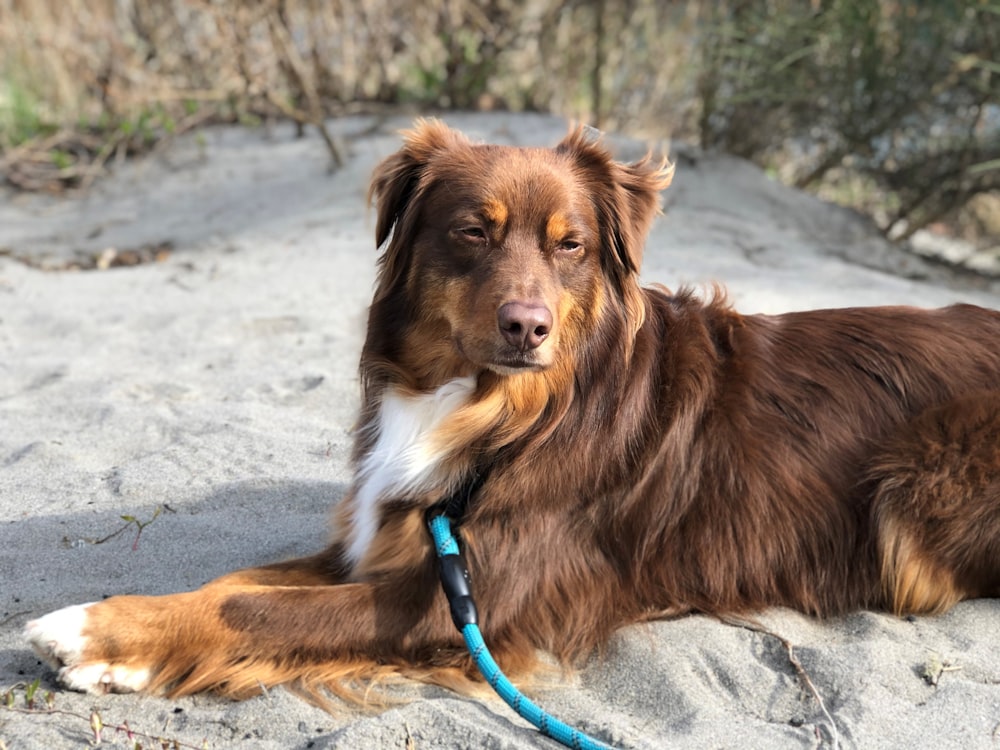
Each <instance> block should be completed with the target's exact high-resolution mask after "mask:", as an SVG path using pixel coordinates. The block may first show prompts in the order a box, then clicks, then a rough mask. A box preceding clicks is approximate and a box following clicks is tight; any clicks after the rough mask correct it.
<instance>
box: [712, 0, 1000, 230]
mask: <svg viewBox="0 0 1000 750" xmlns="http://www.w3.org/2000/svg"><path fill="white" fill-rule="evenodd" d="M998 10H1000V6H997V5H995V4H994V5H991V4H989V3H987V2H960V1H951V2H918V1H916V0H902V1H899V2H897V1H895V0H823V1H821V2H819V1H818V2H813V3H802V2H797V1H796V0H769V2H765V3H736V2H734V3H727V4H725V5H721V6H720V7H719V9H718V10H717V12H716V15H715V16H714V18H713V19H712V21H711V23H709V24H708V25H707V26H706V30H707V32H708V35H707V39H706V42H705V43H704V44H703V45H702V72H701V76H700V80H699V92H700V95H701V98H702V105H703V109H702V115H701V120H700V132H701V140H702V142H703V143H704V144H706V145H709V146H716V147H720V148H722V149H725V150H727V151H730V152H733V153H736V154H740V155H743V156H746V157H748V158H752V159H755V160H757V161H759V162H762V163H769V162H775V161H777V162H783V163H794V164H797V165H801V166H800V167H799V169H798V170H796V173H795V174H794V175H793V181H794V182H796V183H797V184H799V185H800V186H815V185H817V184H818V183H820V182H822V181H825V182H827V183H829V182H831V181H833V182H836V181H842V180H845V179H847V180H855V178H854V177H853V176H852V175H858V174H861V175H866V176H867V177H868V178H869V179H870V184H871V185H873V186H874V187H875V188H876V190H877V191H880V192H882V193H885V194H886V195H887V196H888V198H887V199H885V201H884V202H885V203H886V205H888V204H893V205H894V208H893V209H892V210H891V211H890V212H887V214H886V216H885V219H884V226H885V229H886V230H887V231H893V232H894V233H895V234H897V235H899V234H901V235H906V234H910V233H912V231H914V230H915V229H916V228H918V227H920V226H923V225H925V224H927V223H929V222H931V221H935V220H937V219H939V218H941V217H942V216H944V215H946V214H948V213H949V212H953V211H955V210H956V209H957V208H959V207H960V206H962V205H964V204H965V203H966V202H968V200H969V199H970V198H971V197H972V196H974V195H976V194H978V193H982V192H987V191H990V190H997V189H998V188H1000V170H998V169H996V168H995V165H996V161H997V157H1000V137H998V132H1000V130H998V127H1000V123H998V122H997V120H998V118H1000V110H998V105H1000V67H998V66H997V64H996V63H995V62H994V61H995V60H996V59H997V58H998V57H1000V54H998V53H1000V22H998V21H1000V15H998ZM855 182H856V180H855ZM866 195H867V198H870V197H871V195H872V194H871V193H867V194H866ZM864 199H865V198H862V200H864ZM904 227H905V228H904Z"/></svg>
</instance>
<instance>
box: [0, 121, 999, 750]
mask: <svg viewBox="0 0 1000 750" xmlns="http://www.w3.org/2000/svg"><path fill="white" fill-rule="evenodd" d="M446 120H447V121H449V122H450V123H451V124H453V125H454V126H456V127H459V128H461V129H464V130H466V131H467V132H468V133H470V134H471V135H473V136H475V137H479V138H483V139H486V140H490V141H498V142H507V143H516V144H525V145H527V144H543V145H544V144H552V143H554V142H556V141H557V140H558V139H559V137H561V135H562V134H563V133H564V132H565V128H566V125H565V123H563V122H562V121H559V120H557V119H554V118H547V117H541V116H534V115H508V114H488V115H448V116H447V117H446ZM407 122H408V120H407V118H403V117H398V118H388V119H382V120H380V119H376V118H372V117H356V118H347V119H343V120H337V121H334V122H331V123H330V127H331V128H332V129H333V130H334V131H335V132H336V133H338V135H339V137H341V138H342V139H343V140H344V142H345V143H346V144H347V147H348V150H349V152H350V158H349V160H348V163H347V164H346V166H345V167H344V168H343V169H341V170H339V171H337V172H332V173H331V172H330V171H329V169H328V159H327V156H326V153H325V151H324V148H323V146H322V143H321V141H320V140H319V139H318V138H316V137H313V136H311V135H310V136H307V137H306V138H303V139H296V138H295V137H294V131H293V129H292V128H290V127H286V126H276V127H274V128H270V129H260V130H240V129H229V128H224V129H217V130H209V131H205V132H204V133H202V134H199V135H192V136H188V137H184V138H181V139H179V140H178V141H176V142H175V143H173V144H171V145H170V146H169V147H168V148H166V149H164V150H162V151H161V152H159V153H157V154H154V155H152V156H149V157H147V158H144V159H141V160H138V161H135V162H129V163H126V164H124V165H120V166H119V167H118V168H117V169H116V170H115V174H114V175H113V176H112V177H110V178H108V179H106V180H104V181H101V182H99V183H98V184H97V185H96V186H95V187H93V188H92V189H91V191H90V192H89V193H87V194H86V195H82V196H71V197H60V198H50V197H45V196H26V195H15V194H11V193H6V194H3V195H2V196H0V691H6V690H8V689H9V688H13V687H15V686H17V685H22V686H23V685H26V684H30V683H31V682H33V681H34V680H35V679H36V678H41V684H40V688H39V690H38V692H37V693H36V696H35V697H36V700H38V701H39V702H43V701H40V699H41V697H42V696H43V695H45V694H46V693H47V692H48V691H51V699H52V705H53V708H54V710H53V711H52V712H49V713H40V712H37V711H35V712H23V710H22V709H24V707H25V694H24V689H23V687H19V688H16V689H15V690H14V691H13V693H12V697H13V700H14V708H15V709H17V710H4V709H0V747H6V748H10V749H11V750H13V749H14V748H71V747H83V746H85V745H86V744H87V742H88V738H91V737H92V732H91V730H90V727H89V717H90V715H91V713H92V712H93V711H97V712H98V713H99V715H100V717H101V718H102V720H103V722H104V723H105V724H106V725H114V724H118V725H121V724H123V723H124V722H127V723H128V726H129V727H130V728H132V729H133V730H137V731H140V732H143V733H145V735H147V736H146V737H139V738H138V739H139V740H140V741H141V742H142V744H143V747H153V746H157V745H154V743H153V742H152V741H151V740H150V739H149V736H152V737H163V738H166V739H167V740H170V741H175V740H176V741H177V742H179V743H182V745H181V746H193V747H201V746H206V747H210V748H226V747H241V748H368V747H373V748H382V747H394V748H409V747H413V748H416V749H417V750H421V749H422V748H465V747H490V748H531V747H555V744H554V743H552V742H550V741H548V740H546V739H544V738H541V737H540V736H539V735H538V734H537V733H536V732H535V731H534V730H533V729H531V728H530V727H528V726H527V725H526V724H525V723H524V722H522V721H521V720H520V719H518V718H516V717H515V716H514V715H513V714H512V713H511V712H510V711H509V710H508V709H507V708H506V707H505V706H504V705H503V704H501V703H500V702H499V701H498V700H495V699H485V700H473V699H469V698H464V697H460V696H456V695H453V694H450V693H448V692H446V691H443V690H436V689H429V688H419V689H417V688H413V689H410V690H408V691H405V692H407V694H410V695H411V696H413V697H415V698H416V700H412V701H411V702H408V703H401V704H399V705H396V706H393V707H391V708H390V709H389V710H387V711H384V712H382V713H365V712H362V711H359V710H357V709H353V708H349V707H345V708H344V709H343V710H342V711H339V712H338V713H337V714H335V715H331V714H329V713H327V712H324V711H322V710H320V709H318V708H316V707H314V706H311V705H309V704H307V703H306V702H304V701H302V700H300V699H299V698H297V697H295V696H294V695H291V694H290V693H288V692H287V691H285V690H281V689H277V690H272V691H270V692H269V693H267V694H261V695H260V696H259V697H256V698H252V699H250V700H247V701H243V702H232V701H229V700H225V699H221V698H218V697H213V696H205V695H202V696H195V697H191V698H184V699H179V700H166V699H161V698H151V697H145V696H134V695H109V696H103V697H93V696H88V695H81V694H77V693H72V692H69V691H66V690H63V689H61V688H59V687H58V686H57V685H56V684H55V682H54V680H53V674H52V672H51V671H50V670H48V668H46V667H45V666H44V665H42V664H41V663H40V662H39V661H38V659H37V658H36V657H35V655H34V654H33V653H32V652H31V651H30V650H29V649H28V648H27V647H26V646H25V644H24V642H23V640H22V637H21V629H22V628H23V626H24V623H25V622H26V621H27V620H28V619H30V618H31V617H33V616H38V615H40V614H43V613H45V612H47V611H50V610H52V609H55V608H58V607H61V606H64V605H67V604H71V603H77V602H84V601H91V600H94V599H98V598H100V597H103V596H108V595H111V594H119V593H141V594H159V593H167V592H173V591H179V590H185V589H189V588H193V587H197V586H199V585H201V584H202V583H204V582H205V581H207V580H209V579H211V578H213V577H215V576H217V575H220V574H222V573H225V572H227V571H229V570H232V569H234V568H237V567H242V566H247V565H253V564H257V563H262V562H267V561H273V560H278V559H282V558H285V557H289V556H293V555H299V554H304V553H309V552H312V551H315V550H316V549H318V548H319V547H320V546H321V545H322V544H323V543H324V540H325V538H326V536H327V533H328V529H327V522H328V508H329V506H330V505H331V503H332V502H333V501H335V500H336V499H337V498H338V497H340V496H341V495H342V494H343V492H344V491H345V487H346V485H347V482H348V481H349V475H348V470H347V455H348V451H349V446H350V437H349V430H350V427H351V424H352V422H353V420H354V414H355V410H356V408H357V404H358V380H357V370H356V363H357V358H358V354H359V351H360V346H361V343H362V336H363V323H364V318H365V313H366V306H367V304H368V301H369V298H370V293H371V287H372V281H373V278H374V265H375V257H376V254H375V250H374V248H373V240H372V234H373V224H374V221H373V216H372V215H371V214H370V212H366V209H365V194H366V190H367V181H368V176H369V175H370V172H371V169H372V167H373V166H374V164H375V163H376V161H377V160H378V159H379V158H380V157H382V156H384V155H386V154H388V153H390V152H391V151H393V150H394V149H395V148H397V147H398V144H399V140H398V137H397V136H396V135H395V131H396V130H398V129H399V128H401V127H404V126H405V125H406V124H407ZM616 143H617V144H618V146H619V153H620V154H621V155H622V156H624V157H625V158H632V157H635V156H638V155H640V154H641V153H642V152H644V150H645V148H646V147H645V145H644V144H637V143H633V142H628V141H624V140H617V139H616ZM675 153H676V158H677V164H678V166H677V176H676V179H675V186H674V187H672V188H671V189H670V190H669V191H668V193H667V198H666V215H665V216H664V217H663V218H661V219H660V220H659V221H658V222H657V224H656V226H655V228H654V230H653V233H652V236H651V237H650V240H649V243H648V247H647V254H646V262H645V266H644V272H643V277H644V280H646V281H648V282H662V283H664V284H666V285H668V286H670V287H676V286H678V285H680V284H682V283H688V284H695V285H703V284H710V283H712V282H715V281H719V282H723V283H725V284H726V285H727V286H728V287H729V289H730V291H731V295H732V298H733V300H734V301H735V302H736V304H737V306H738V307H739V308H740V309H741V310H742V311H744V312H755V311H765V312H778V311H782V310H790V309H801V308H808V307H824V306H845V305H855V304H883V303H893V304H896V303H908V304H919V305H924V306H937V305H942V304H948V303H951V302H955V301H968V302H975V303H979V304H983V305H987V306H991V307H998V306H1000V286H998V285H997V283H996V282H994V283H993V284H992V285H991V284H990V283H988V282H985V281H982V280H979V279H977V278H975V277H973V276H969V275H959V274H955V273H953V272H951V271H950V270H949V269H947V268H943V267H940V266H934V265H929V264H928V263H927V262H925V261H923V260H920V259H918V258H915V257H912V256H910V255H908V254H907V253H905V252H903V251H902V250H900V249H898V248H895V247H892V246H889V245H887V244H886V243H885V242H883V241H882V240H881V239H880V238H879V236H878V235H877V233H876V232H874V231H873V229H872V228H871V227H870V225H869V224H868V223H867V222H866V221H864V220H863V219H860V218H859V217H857V216H855V215H854V214H852V213H850V212H848V211H845V210H842V209H839V208H836V207H832V206H830V205H828V204H824V203H822V202H820V201H818V200H816V199H814V198H811V197H809V196H806V195H804V194H801V193H797V192H795V191H793V190H790V189H788V188H785V187H783V186H781V185H779V184H777V183H775V182H773V181H771V180H769V179H768V178H767V177H766V176H765V175H764V174H763V173H762V172H761V171H759V170H758V169H756V168H755V167H753V166H751V165H749V164H747V163H744V162H740V161H738V160H736V159H732V158H728V157H725V156H716V155H705V154H700V153H698V152H696V151H693V150H690V149H677V150H676V152H675ZM165 243H168V244H165ZM156 247H158V248H161V249H165V250H168V251H169V252H165V253H163V255H164V256H166V257H163V258H162V259H161V260H160V261H159V262H152V263H145V264H141V265H136V266H133V267H123V268H110V269H107V270H67V269H68V268H69V267H71V266H74V265H83V266H87V265H93V263H94V259H95V258H98V259H102V262H103V263H104V264H106V263H107V262H108V261H110V260H113V259H115V258H121V257H124V256H125V254H126V251H129V250H145V249H148V248H156ZM998 345H1000V342H998ZM123 516H125V517H128V518H131V519H134V520H131V521H129V520H128V518H123ZM140 525H142V528H141V533H140V528H139V527H140ZM118 530H121V532H120V533H118V534H117V535H114V536H112V534H114V532H116V531H118ZM789 649H791V651H789ZM536 698H537V699H538V701H539V702H540V703H541V704H542V705H543V706H545V707H547V708H549V709H551V710H552V711H553V712H554V713H556V714H557V715H559V716H560V717H561V718H563V719H565V720H566V721H568V722H570V723H572V724H576V725H578V726H580V727H581V728H582V729H584V730H587V731H590V732H592V733H594V734H596V735H598V736H599V737H600V738H602V739H603V740H605V741H611V742H614V743H616V744H619V745H620V746H622V747H629V748H661V747H662V748H737V747H738V748H785V747H787V748H798V747H816V746H822V747H831V746H834V745H838V744H839V746H841V747H860V748H896V747H907V748H909V747H935V748H995V747H997V746H1000V601H994V600H981V601H973V602H966V603H963V604H961V605H959V606H958V607H956V608H955V609H954V610H953V611H952V612H950V613H949V614H946V615H944V616H941V617H918V618H913V619H905V620H904V619H899V618H896V617H892V616H888V615H882V614H873V613H858V614H854V615H851V616H849V617H845V618H842V619H836V620H832V621H827V622H818V621H815V620H812V619H810V618H807V617H804V616H801V615H799V614H796V613H793V612H789V611H785V610H771V611H767V612H764V613H762V614H761V615H760V616H759V618H758V624H757V625H756V626H755V628H754V629H747V628H745V627H741V626H739V625H737V624H733V623H728V624H727V623H721V622H718V621H716V620H713V619H710V618H705V617H685V618H681V619H678V620H675V621H670V622H662V623H656V624H651V625H646V626H642V627H635V628H630V629H627V630H624V631H622V632H621V633H620V634H619V635H618V636H617V637H615V639H614V641H613V642H612V644H611V647H610V649H609V652H608V654H607V655H606V656H605V657H604V658H603V659H602V660H600V661H595V662H594V663H593V664H591V665H589V666H588V667H587V668H585V669H584V670H582V671H581V672H580V673H578V674H577V675H575V676H571V677H568V678H567V679H566V680H565V682H564V684H561V685H559V686H558V687H553V688H552V689H549V690H547V691H545V692H543V693H541V694H540V695H537V696H536ZM102 736H103V738H104V742H105V744H106V745H108V746H116V745H115V743H117V744H118V746H123V747H125V746H128V747H131V746H132V745H131V744H130V743H129V742H128V740H127V738H126V735H125V733H124V732H121V731H119V732H117V733H116V732H115V731H114V730H113V729H109V728H106V729H104V731H103V735H102Z"/></svg>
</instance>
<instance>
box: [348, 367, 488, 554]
mask: <svg viewBox="0 0 1000 750" xmlns="http://www.w3.org/2000/svg"><path fill="white" fill-rule="evenodd" d="M475 387H476V379H475V378H473V377H466V378H455V379H454V380H450V381H448V382H447V383H445V384H444V385H442V386H441V387H440V388H438V389H437V390H436V391H433V392H431V393H422V394H419V395H416V396H413V395H404V394H401V393H399V392H398V391H395V390H392V389H390V390H388V391H386V393H385V394H384V395H383V397H382V404H381V406H380V407H379V412H378V418H377V419H376V420H375V423H374V424H373V425H372V426H371V429H373V430H375V431H376V432H377V438H376V440H375V444H374V447H373V448H372V450H371V451H370V452H369V453H368V455H366V456H365V457H364V458H363V459H362V461H361V465H360V467H359V471H358V478H357V480H356V486H355V492H354V498H353V513H352V518H351V525H350V531H349V532H348V538H347V541H348V544H347V557H348V559H349V561H350V562H351V564H352V565H356V564H357V563H358V562H359V561H360V560H361V559H362V558H363V557H364V555H365V552H366V551H367V549H368V546H369V545H370V544H371V542H372V540H373V539H374V538H375V533H376V532H377V531H378V524H379V506H380V505H381V504H382V503H383V502H385V501H388V500H395V499H400V498H405V497H406V496H407V495H413V494H417V493H420V492H423V491H426V490H429V489H432V488H433V487H434V485H435V484H436V483H438V482H440V480H441V478H442V477H441V476H440V474H441V468H442V462H443V459H444V458H445V453H444V452H442V451H440V449H438V450H437V452H435V447H434V443H433V441H432V440H431V439H430V436H431V435H432V434H433V433H434V431H435V430H437V428H438V427H440V426H441V424H442V423H443V422H444V421H445V420H446V419H447V418H448V417H449V416H450V415H452V414H453V413H454V412H455V411H456V410H457V409H458V408H459V407H461V406H462V405H463V404H465V403H466V402H467V401H468V400H469V396H470V395H471V394H472V391H473V390H474V389H475Z"/></svg>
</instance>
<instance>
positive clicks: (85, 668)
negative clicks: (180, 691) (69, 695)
mask: <svg viewBox="0 0 1000 750" xmlns="http://www.w3.org/2000/svg"><path fill="white" fill-rule="evenodd" d="M59 682H61V683H62V684H63V685H65V686H66V687H68V688H69V689H70V690H79V691H80V692H83V693H91V694H92V695H103V694H105V693H136V692H139V691H140V690H143V689H144V688H145V687H146V686H147V685H148V684H149V670H148V669H133V668H131V667H126V666H123V665H121V664H105V663H101V662H91V663H90V664H80V665H78V666H75V667H63V668H62V669H60V670H59Z"/></svg>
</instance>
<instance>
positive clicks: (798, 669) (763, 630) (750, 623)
mask: <svg viewBox="0 0 1000 750" xmlns="http://www.w3.org/2000/svg"><path fill="white" fill-rule="evenodd" d="M719 619H720V620H721V621H722V622H723V623H725V624H726V625H732V626H734V627H738V628H743V629H744V630H749V631H751V632H753V633H760V634H761V635H768V636H770V637H772V638H774V639H776V640H777V641H778V642H779V643H781V645H782V646H784V647H785V651H786V652H787V653H788V661H789V663H790V664H791V665H792V667H793V668H794V669H795V673H796V674H797V675H798V676H799V679H800V680H802V683H803V684H804V685H805V686H806V689H807V690H808V691H809V692H810V693H811V694H812V697H813V698H814V699H815V700H816V703H818V704H819V708H820V711H822V712H823V716H825V717H826V720H827V721H828V722H829V724H830V739H831V740H832V742H833V747H834V748H839V747H840V732H839V731H838V730H837V722H835V721H834V720H833V716H832V715H831V713H830V712H829V711H828V710H827V708H826V703H824V702H823V696H822V695H820V693H819V690H817V689H816V685H815V684H814V683H813V681H812V679H811V678H810V677H809V673H808V672H806V670H805V667H803V666H802V662H800V661H799V659H798V657H797V656H796V655H795V651H794V647H793V646H792V642H791V641H789V640H788V639H787V638H785V637H784V636H783V635H780V634H779V633H776V632H774V631H773V630H771V629H770V628H767V627H765V626H764V625H762V624H761V623H759V622H757V621H756V620H745V619H743V618H739V617H720V618H719Z"/></svg>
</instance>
